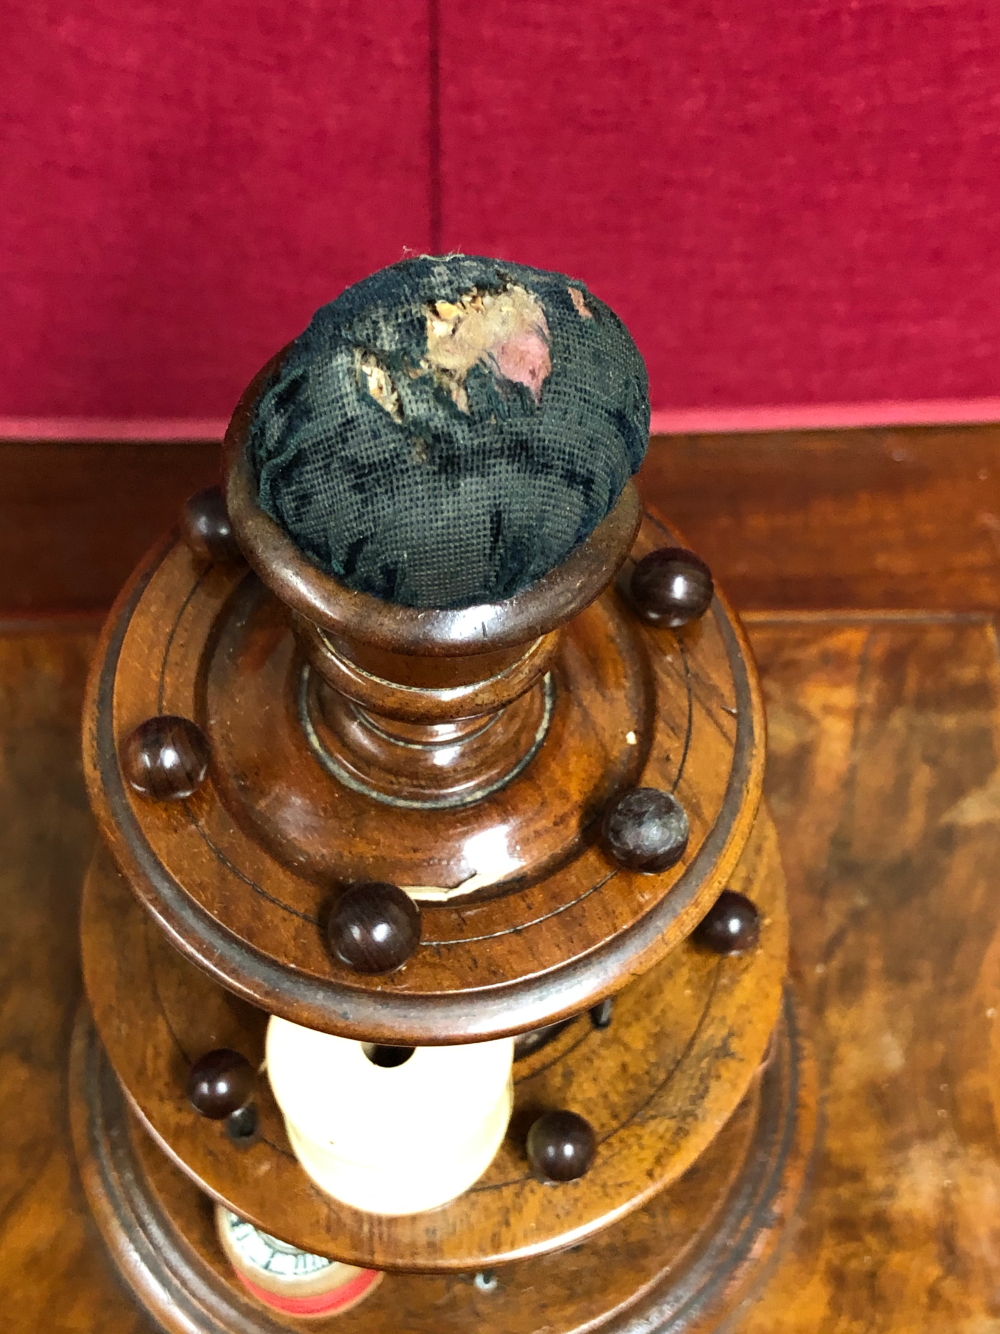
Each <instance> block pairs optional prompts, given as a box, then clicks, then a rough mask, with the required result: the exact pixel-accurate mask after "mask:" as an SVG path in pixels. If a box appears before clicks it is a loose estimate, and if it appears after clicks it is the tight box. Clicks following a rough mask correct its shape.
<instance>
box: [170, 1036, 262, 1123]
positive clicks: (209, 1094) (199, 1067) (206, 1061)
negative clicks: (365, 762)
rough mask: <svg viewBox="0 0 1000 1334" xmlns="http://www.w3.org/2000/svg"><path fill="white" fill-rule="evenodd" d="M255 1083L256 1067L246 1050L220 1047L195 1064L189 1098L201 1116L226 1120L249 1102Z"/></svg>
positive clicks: (189, 1081) (191, 1076)
mask: <svg viewBox="0 0 1000 1334" xmlns="http://www.w3.org/2000/svg"><path fill="white" fill-rule="evenodd" d="M255 1084H256V1080H255V1078H254V1068H253V1066H252V1065H251V1064H250V1062H249V1061H248V1060H247V1058H246V1057H245V1056H244V1055H243V1054H242V1052H238V1051H233V1050H231V1048H229V1047H216V1048H215V1049H214V1050H213V1051H207V1052H205V1054H204V1055H203V1056H199V1057H198V1058H197V1059H196V1060H195V1062H194V1063H193V1064H192V1066H191V1070H190V1073H189V1074H188V1081H187V1090H186V1091H187V1099H188V1102H189V1103H190V1104H191V1106H192V1107H193V1108H194V1109H195V1111H196V1112H198V1114H199V1115H200V1116H207V1117H208V1118H209V1120H211V1121H222V1120H225V1118H226V1117H227V1116H232V1114H233V1112H238V1111H239V1110H240V1108H241V1107H245V1106H246V1104H247V1103H248V1102H249V1101H250V1097H251V1095H252V1093H253V1091H254V1086H255Z"/></svg>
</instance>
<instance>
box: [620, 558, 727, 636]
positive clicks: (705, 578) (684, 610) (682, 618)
mask: <svg viewBox="0 0 1000 1334" xmlns="http://www.w3.org/2000/svg"><path fill="white" fill-rule="evenodd" d="M629 589H630V591H631V594H632V601H633V602H634V604H635V608H636V611H637V612H638V613H639V615H640V616H641V617H642V618H643V620H646V621H649V622H650V623H651V624H653V625H666V626H669V627H670V628H671V629H676V628H677V626H679V625H687V623H688V621H693V620H695V619H696V618H697V617H699V616H704V614H705V612H706V611H708V608H709V606H710V605H711V602H712V597H713V594H714V592H715V587H714V585H713V583H712V571H711V570H710V569H709V568H708V566H707V565H706V564H705V562H704V561H703V560H701V559H699V557H697V556H696V555H695V554H694V552H693V551H685V550H684V548H683V547H662V548H661V549H660V550H659V551H651V552H650V553H649V555H648V556H643V558H642V560H641V561H639V563H638V564H637V565H636V567H635V569H634V570H633V571H632V579H631V582H630V584H629Z"/></svg>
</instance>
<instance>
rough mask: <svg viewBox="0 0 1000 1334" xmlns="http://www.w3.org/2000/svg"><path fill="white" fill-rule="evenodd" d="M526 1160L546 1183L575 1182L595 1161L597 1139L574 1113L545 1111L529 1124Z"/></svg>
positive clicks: (589, 1126)
mask: <svg viewBox="0 0 1000 1334" xmlns="http://www.w3.org/2000/svg"><path fill="white" fill-rule="evenodd" d="M527 1149H528V1160H529V1162H530V1163H531V1166H532V1167H533V1168H534V1170H535V1172H536V1173H537V1174H538V1176H540V1177H542V1179H543V1180H545V1181H575V1180H576V1179H577V1177H582V1176H583V1174H584V1172H586V1171H587V1169H588V1168H589V1167H590V1165H591V1163H592V1162H593V1161H594V1154H595V1153H596V1152H597V1138H596V1136H595V1135H594V1131H593V1129H592V1127H591V1125H590V1122H589V1121H585V1120H584V1119H583V1117H582V1116H577V1114H576V1112H563V1111H560V1112H545V1113H544V1114H543V1115H542V1116H540V1117H539V1118H538V1120H537V1121H534V1122H532V1125H531V1129H530V1130H529V1131H528V1140H527Z"/></svg>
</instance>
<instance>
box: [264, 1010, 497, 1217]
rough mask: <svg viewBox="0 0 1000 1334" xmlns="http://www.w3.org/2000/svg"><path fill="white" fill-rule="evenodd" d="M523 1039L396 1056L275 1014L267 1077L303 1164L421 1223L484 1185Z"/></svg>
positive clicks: (395, 1050)
mask: <svg viewBox="0 0 1000 1334" xmlns="http://www.w3.org/2000/svg"><path fill="white" fill-rule="evenodd" d="M513 1060H514V1039H513V1038H500V1039H498V1040H496V1041H493V1042H475V1043H465V1044H462V1045H459V1046H450V1047H387V1046H377V1045H374V1044H371V1043H362V1042H354V1041H351V1040H350V1039H347V1038H339V1037H334V1036H333V1035H332V1034H329V1033H320V1032H317V1031H316V1030H315V1029H311V1028H303V1027H302V1026H301V1025H300V1024H292V1023H289V1022H288V1020H285V1019H279V1018H276V1017H272V1018H271V1020H270V1021H269V1023H268V1029H267V1073H268V1078H269V1079H270V1082H271V1088H272V1090H273V1092H274V1096H275V1100H276V1101H277V1103H278V1106H279V1107H280V1108H281V1110H282V1113H283V1114H284V1117H285V1125H286V1128H287V1131H288V1138H289V1141H290V1143H291V1145H292V1148H293V1149H294V1151H295V1155H296V1157H297V1158H298V1160H299V1162H300V1163H301V1164H302V1167H303V1168H304V1169H305V1171H306V1172H307V1173H308V1174H309V1176H310V1177H311V1178H312V1180H313V1181H314V1182H315V1183H316V1185H317V1186H318V1187H319V1188H320V1190H322V1191H324V1192H325V1193H326V1194H327V1195H330V1196H332V1197H333V1198H334V1199H335V1200H340V1201H341V1203H343V1204H348V1205H350V1206H352V1207H353V1208H355V1209H364V1210H366V1211H367V1212H369V1213H375V1214H415V1213H420V1212H422V1211H423V1210H425V1209H435V1208H437V1207H438V1205H442V1204H447V1202H448V1201H449V1200H453V1199H454V1198H455V1197H456V1196H457V1195H461V1193H462V1192H463V1191H465V1190H468V1188H469V1187H470V1186H471V1185H473V1184H474V1183H475V1182H476V1181H478V1179H479V1178H480V1177H481V1176H482V1174H483V1173H484V1172H485V1171H486V1169H487V1167H489V1165H490V1163H491V1162H492V1161H493V1158H494V1156H495V1154H496V1152H497V1149H499V1147H500V1145H501V1143H502V1142H503V1138H504V1135H505V1134H506V1131H507V1123H508V1122H509V1120H510V1113H511V1107H512V1105H513V1086H512V1079H511V1070H512V1066H513Z"/></svg>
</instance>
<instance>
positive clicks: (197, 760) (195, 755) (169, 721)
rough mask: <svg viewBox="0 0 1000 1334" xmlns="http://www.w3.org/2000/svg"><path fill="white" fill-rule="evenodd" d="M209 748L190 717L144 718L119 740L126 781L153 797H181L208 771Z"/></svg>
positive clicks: (169, 798)
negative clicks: (121, 740)
mask: <svg viewBox="0 0 1000 1334" xmlns="http://www.w3.org/2000/svg"><path fill="white" fill-rule="evenodd" d="M209 759H210V752H209V748H208V742H207V741H206V740H205V734H204V732H202V730H201V728H200V727H198V726H197V724H195V723H193V722H191V720H190V718H178V717H176V716H173V715H170V714H167V715H158V716H157V717H155V718H147V719H146V720H145V721H144V722H141V723H140V724H139V726H138V727H136V728H133V730H132V731H131V732H130V733H129V734H128V736H127V737H126V738H125V740H124V741H123V742H122V745H121V751H120V761H121V768H122V773H123V774H124V775H125V781H126V782H127V783H128V785H129V787H131V788H132V790H133V791H135V792H138V793H139V794H140V796H143V797H149V798H150V799H151V800H152V801H183V800H184V799H185V798H186V797H190V796H192V795H193V794H194V793H195V792H196V791H197V790H198V788H199V787H201V785H202V783H203V782H204V781H205V775H206V774H207V773H208V764H209Z"/></svg>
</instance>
